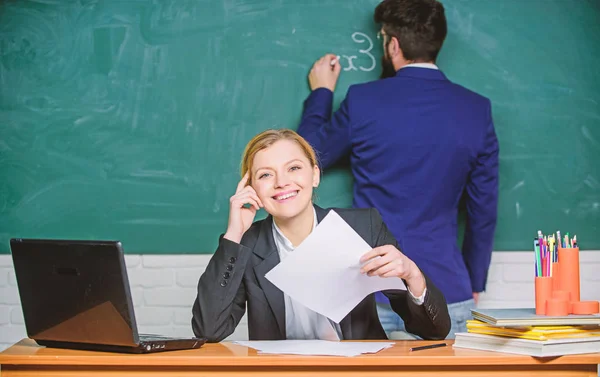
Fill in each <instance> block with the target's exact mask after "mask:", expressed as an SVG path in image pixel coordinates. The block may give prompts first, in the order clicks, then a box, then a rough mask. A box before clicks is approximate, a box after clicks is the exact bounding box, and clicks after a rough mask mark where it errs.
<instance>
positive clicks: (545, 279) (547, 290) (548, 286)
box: [535, 276, 552, 315]
mask: <svg viewBox="0 0 600 377" xmlns="http://www.w3.org/2000/svg"><path fill="white" fill-rule="evenodd" d="M550 298H552V278H551V277H550V276H536V278H535V314H537V315H545V314H546V301H548V300H549V299H550Z"/></svg>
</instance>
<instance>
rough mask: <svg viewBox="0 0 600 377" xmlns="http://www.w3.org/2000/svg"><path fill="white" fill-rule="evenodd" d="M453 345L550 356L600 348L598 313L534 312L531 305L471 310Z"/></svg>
mask: <svg viewBox="0 0 600 377" xmlns="http://www.w3.org/2000/svg"><path fill="white" fill-rule="evenodd" d="M471 312H472V315H473V318H474V319H473V320H470V321H467V331H468V332H466V333H457V334H456V340H455V342H454V347H456V348H470V349H478V350H485V351H496V352H506V353H515V354H521V355H530V356H537V357H552V356H563V355H573V354H580V353H595V352H600V316H599V315H597V314H595V315H569V316H565V317H548V316H538V315H536V314H535V309H487V310H486V309H480V310H472V311H471Z"/></svg>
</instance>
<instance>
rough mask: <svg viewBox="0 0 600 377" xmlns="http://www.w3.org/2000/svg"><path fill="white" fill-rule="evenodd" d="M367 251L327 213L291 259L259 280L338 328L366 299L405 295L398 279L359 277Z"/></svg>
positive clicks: (366, 246)
mask: <svg viewBox="0 0 600 377" xmlns="http://www.w3.org/2000/svg"><path fill="white" fill-rule="evenodd" d="M369 250H371V246H369V244H367V242H366V241H365V240H363V239H362V237H361V236H360V235H359V234H358V233H356V232H355V231H354V229H352V227H350V225H348V223H346V222H345V221H344V220H343V219H342V218H341V217H340V215H338V214H337V213H336V212H335V211H330V212H329V213H328V214H327V216H325V218H324V219H323V220H322V221H321V222H320V223H319V224H318V225H317V227H316V228H315V229H314V230H313V232H312V233H311V234H310V235H309V236H308V237H307V238H306V239H305V240H304V242H302V243H301V244H300V245H299V246H298V247H297V248H296V249H295V250H294V252H293V253H292V254H290V255H289V256H288V257H286V258H285V259H284V260H282V261H281V262H280V263H279V264H278V265H277V266H275V267H274V268H273V269H272V270H271V271H269V272H268V273H267V274H266V275H265V277H266V278H267V279H268V280H269V281H270V282H271V283H273V284H274V285H275V286H276V287H277V288H279V289H280V290H281V291H283V292H284V293H285V294H287V295H288V296H290V297H291V298H293V299H294V300H296V301H298V302H299V303H301V304H302V305H304V306H306V307H307V308H309V309H311V310H313V311H315V312H317V313H319V314H322V315H324V316H326V317H328V318H329V319H331V320H332V321H334V322H336V323H339V322H340V321H341V320H342V319H343V318H344V317H345V316H346V315H347V314H348V313H349V312H350V311H351V310H352V309H354V308H355V307H356V305H358V304H359V303H360V302H361V301H362V300H363V299H364V298H365V297H366V296H368V295H369V294H371V293H373V292H377V291H383V290H387V289H401V290H406V286H405V285H404V282H403V281H402V279H400V278H382V277H379V276H372V277H371V276H367V275H366V274H365V275H363V274H361V273H360V268H361V264H360V262H359V260H360V258H361V256H363V254H365V253H366V252H368V251H369Z"/></svg>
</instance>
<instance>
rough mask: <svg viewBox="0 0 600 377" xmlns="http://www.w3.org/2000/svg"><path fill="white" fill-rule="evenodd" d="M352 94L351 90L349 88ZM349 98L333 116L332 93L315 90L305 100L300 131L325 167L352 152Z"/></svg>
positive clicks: (323, 89)
mask: <svg viewBox="0 0 600 377" xmlns="http://www.w3.org/2000/svg"><path fill="white" fill-rule="evenodd" d="M348 93H350V91H348ZM348 102H349V99H348V97H346V98H345V99H344V101H343V102H342V103H341V105H340V108H339V109H338V110H337V111H336V112H335V113H334V114H333V117H332V116H331V109H332V104H333V92H332V91H331V90H329V89H326V88H319V89H315V90H313V91H312V92H311V93H310V95H309V96H308V97H307V98H306V100H305V101H304V112H303V113H302V120H301V121H300V125H299V126H298V130H297V131H298V134H299V135H300V136H302V137H303V138H305V139H306V141H308V143H309V144H310V145H311V146H312V147H313V148H314V149H315V151H316V152H317V156H318V159H319V163H320V165H321V168H322V169H325V168H327V167H329V166H331V165H333V164H335V163H336V162H337V161H338V160H339V159H340V158H342V157H344V156H345V155H347V154H348V153H349V152H350V145H351V144H350V112H349V105H348Z"/></svg>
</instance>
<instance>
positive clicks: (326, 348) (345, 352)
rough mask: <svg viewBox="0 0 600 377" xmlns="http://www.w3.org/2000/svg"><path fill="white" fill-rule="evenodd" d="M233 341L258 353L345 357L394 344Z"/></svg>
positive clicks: (375, 351) (325, 341)
mask: <svg viewBox="0 0 600 377" xmlns="http://www.w3.org/2000/svg"><path fill="white" fill-rule="evenodd" d="M233 343H235V344H239V345H241V346H245V347H250V348H254V349H255V350H257V351H259V352H260V353H269V354H285V355H312V356H347V357H349V356H358V355H361V354H363V353H377V352H379V351H381V350H382V349H385V348H389V347H391V346H392V345H393V344H394V343H393V342H332V341H328V340H265V341H235V342H233Z"/></svg>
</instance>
